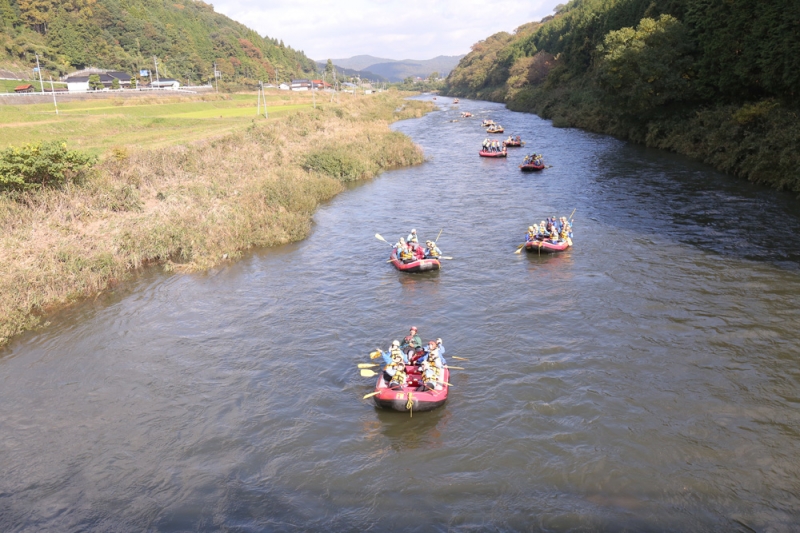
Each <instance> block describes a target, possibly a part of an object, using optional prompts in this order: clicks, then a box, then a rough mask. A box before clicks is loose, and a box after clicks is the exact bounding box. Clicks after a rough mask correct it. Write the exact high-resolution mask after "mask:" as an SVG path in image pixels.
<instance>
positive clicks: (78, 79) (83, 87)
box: [66, 69, 131, 93]
mask: <svg viewBox="0 0 800 533" xmlns="http://www.w3.org/2000/svg"><path fill="white" fill-rule="evenodd" d="M93 74H97V76H99V78H100V83H102V84H103V88H104V89H110V88H111V87H112V86H113V85H114V80H117V81H118V82H119V86H120V88H121V89H129V88H130V86H131V75H130V74H126V73H124V72H117V71H113V70H110V71H100V70H97V69H86V70H84V71H82V72H76V73H75V74H72V75H70V76H68V77H67V79H66V82H67V89H68V90H69V92H71V93H85V92H86V91H88V90H89V76H91V75H93Z"/></svg>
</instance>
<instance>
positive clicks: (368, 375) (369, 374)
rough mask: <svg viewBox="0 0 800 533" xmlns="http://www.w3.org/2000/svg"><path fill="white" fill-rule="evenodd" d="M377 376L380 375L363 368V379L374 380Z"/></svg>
mask: <svg viewBox="0 0 800 533" xmlns="http://www.w3.org/2000/svg"><path fill="white" fill-rule="evenodd" d="M377 375H378V373H377V372H374V371H372V370H367V369H366V368H362V369H361V377H362V378H374V377H375V376H377Z"/></svg>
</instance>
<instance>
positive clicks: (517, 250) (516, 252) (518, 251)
mask: <svg viewBox="0 0 800 533" xmlns="http://www.w3.org/2000/svg"><path fill="white" fill-rule="evenodd" d="M526 244H528V243H527V242H523V243H522V244H520V245H519V246H517V249H516V250H515V251H514V253H515V254H518V253H520V252H522V249H523V248H524V247H525V245H526Z"/></svg>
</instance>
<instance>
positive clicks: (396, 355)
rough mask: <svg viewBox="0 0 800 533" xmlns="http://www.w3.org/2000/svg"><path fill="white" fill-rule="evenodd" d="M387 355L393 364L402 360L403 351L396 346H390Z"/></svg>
mask: <svg viewBox="0 0 800 533" xmlns="http://www.w3.org/2000/svg"><path fill="white" fill-rule="evenodd" d="M389 357H391V358H392V362H393V363H395V364H397V363H402V362H403V352H402V351H401V350H400V348H398V347H392V351H391V352H389Z"/></svg>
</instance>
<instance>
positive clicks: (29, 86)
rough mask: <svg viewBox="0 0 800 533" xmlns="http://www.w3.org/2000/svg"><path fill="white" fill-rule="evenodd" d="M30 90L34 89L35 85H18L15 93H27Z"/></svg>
mask: <svg viewBox="0 0 800 533" xmlns="http://www.w3.org/2000/svg"><path fill="white" fill-rule="evenodd" d="M28 89H33V85H31V84H30V83H27V84H25V85H17V86H16V87H14V90H15V91H27V90H28Z"/></svg>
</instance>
